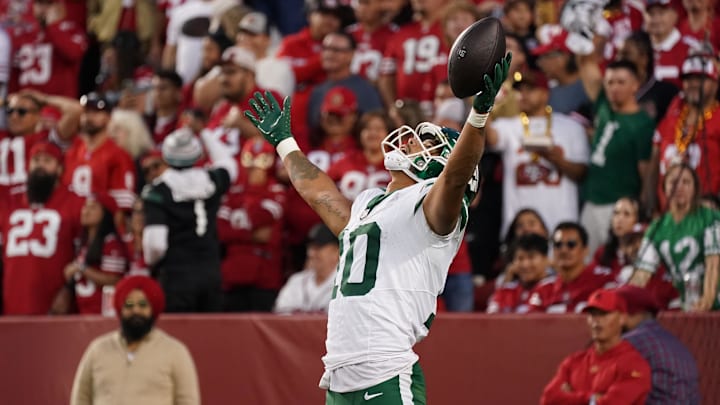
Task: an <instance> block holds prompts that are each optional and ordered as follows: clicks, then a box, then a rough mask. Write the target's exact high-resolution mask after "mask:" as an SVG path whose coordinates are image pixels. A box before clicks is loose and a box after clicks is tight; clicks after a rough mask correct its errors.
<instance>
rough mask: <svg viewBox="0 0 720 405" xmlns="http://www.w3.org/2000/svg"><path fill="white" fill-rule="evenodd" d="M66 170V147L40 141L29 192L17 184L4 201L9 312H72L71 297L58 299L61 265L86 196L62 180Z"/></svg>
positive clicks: (67, 258) (33, 153)
mask: <svg viewBox="0 0 720 405" xmlns="http://www.w3.org/2000/svg"><path fill="white" fill-rule="evenodd" d="M62 168H63V166H62V151H61V150H60V148H59V147H58V146H57V145H55V144H53V143H50V142H44V141H43V142H39V143H36V144H35V145H34V146H33V147H32V149H31V150H30V164H29V172H30V174H29V177H28V180H27V185H26V189H25V190H24V191H25V192H23V188H22V187H20V188H17V187H16V188H14V189H11V191H13V192H12V193H11V194H10V195H9V196H8V197H5V198H4V199H2V200H1V201H0V233H2V234H3V235H5V246H4V252H3V253H4V255H3V263H4V280H5V282H4V283H3V299H4V313H5V314H8V315H44V314H47V313H48V312H52V313H64V312H67V311H68V310H69V308H67V306H66V305H64V304H67V303H68V302H67V301H66V302H61V300H54V298H55V297H56V295H58V294H60V293H61V292H62V293H64V292H65V290H64V289H63V286H64V284H65V279H64V278H63V273H62V269H63V267H64V266H65V265H67V264H68V263H70V262H71V261H72V260H73V258H74V255H75V244H74V242H75V241H76V240H77V238H79V236H80V227H79V223H80V210H81V207H82V205H83V200H82V198H80V197H79V196H77V195H75V194H74V193H72V192H71V191H70V190H68V189H67V187H65V186H63V185H61V184H60V183H59V181H58V179H59V178H60V174H61V173H62ZM61 295H62V294H61ZM53 302H55V304H53Z"/></svg>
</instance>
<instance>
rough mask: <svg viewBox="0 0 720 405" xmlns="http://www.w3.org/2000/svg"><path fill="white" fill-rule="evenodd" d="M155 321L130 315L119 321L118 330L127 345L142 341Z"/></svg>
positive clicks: (150, 318)
mask: <svg viewBox="0 0 720 405" xmlns="http://www.w3.org/2000/svg"><path fill="white" fill-rule="evenodd" d="M154 324H155V319H153V318H152V317H144V316H140V315H131V316H129V317H127V318H122V319H120V329H121V330H122V335H123V337H124V338H125V339H126V340H127V342H128V343H133V342H137V341H139V340H142V338H144V337H145V336H146V335H147V334H148V333H150V331H151V330H152V328H153V325H154Z"/></svg>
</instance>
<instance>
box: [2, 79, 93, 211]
mask: <svg viewBox="0 0 720 405" xmlns="http://www.w3.org/2000/svg"><path fill="white" fill-rule="evenodd" d="M46 105H47V106H51V107H53V108H56V109H58V110H60V111H61V113H62V116H61V118H60V120H59V122H58V124H57V126H56V129H51V130H49V131H48V130H41V131H38V128H39V127H40V120H41V113H40V111H41V109H42V108H43V106H46ZM5 111H6V113H7V118H8V120H7V123H8V129H7V132H5V131H0V197H1V196H5V195H7V193H8V190H9V189H10V188H11V187H15V186H19V185H23V184H25V182H26V181H27V178H28V172H27V165H28V162H29V160H30V150H31V149H32V147H33V145H35V144H36V143H38V142H41V141H52V142H55V143H58V144H62V143H65V142H67V141H69V139H70V138H72V136H73V135H74V134H75V132H76V131H77V127H78V122H79V118H80V114H81V112H82V108H81V107H80V104H79V103H78V102H77V101H76V100H73V99H70V98H66V97H60V96H48V95H45V94H42V93H39V92H36V91H30V90H26V91H23V92H21V93H18V94H15V95H13V96H11V97H10V98H9V99H8V101H7V108H6V110H5Z"/></svg>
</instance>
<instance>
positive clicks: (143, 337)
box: [70, 276, 200, 405]
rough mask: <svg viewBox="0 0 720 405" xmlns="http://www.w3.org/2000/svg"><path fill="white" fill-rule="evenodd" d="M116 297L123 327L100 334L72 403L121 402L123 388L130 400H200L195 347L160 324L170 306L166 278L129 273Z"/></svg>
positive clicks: (81, 372) (89, 351)
mask: <svg viewBox="0 0 720 405" xmlns="http://www.w3.org/2000/svg"><path fill="white" fill-rule="evenodd" d="M113 301H114V302H113V304H114V307H115V311H116V313H117V316H118V318H119V320H120V330H118V331H113V332H110V333H106V334H104V335H102V336H99V337H97V338H95V339H94V340H93V341H92V342H91V343H90V345H89V346H88V348H87V349H86V350H85V354H84V355H83V358H82V360H81V361H80V364H79V365H78V369H77V372H76V374H75V381H74V383H73V387H72V393H71V396H70V403H71V404H73V405H75V404H87V403H93V404H98V403H109V402H117V398H118V397H117V393H118V392H122V393H123V395H122V401H121V402H122V403H124V404H177V403H185V404H199V403H200V395H199V388H198V377H197V371H196V369H195V364H194V362H193V359H192V356H191V355H190V352H189V351H188V349H187V347H186V346H185V345H184V344H183V343H182V342H180V341H179V340H177V339H175V338H174V337H172V336H170V335H168V334H167V333H165V332H164V331H163V330H161V329H159V328H157V327H155V322H156V320H157V318H158V316H159V315H160V314H161V313H162V312H163V310H164V308H165V294H164V293H163V290H162V288H160V284H158V282H157V281H155V280H153V279H152V278H150V277H147V276H131V277H126V278H124V279H122V280H121V281H120V282H118V283H117V285H116V287H115V295H114V297H113ZM128 367H131V368H132V369H133V372H128V371H127V369H128ZM147 376H152V378H147Z"/></svg>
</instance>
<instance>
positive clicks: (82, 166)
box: [63, 93, 135, 211]
mask: <svg viewBox="0 0 720 405" xmlns="http://www.w3.org/2000/svg"><path fill="white" fill-rule="evenodd" d="M80 101H81V104H82V105H83V106H84V107H85V110H84V112H83V114H82V117H81V133H82V136H79V137H77V138H76V139H75V141H74V142H73V144H72V146H71V147H70V148H69V149H68V150H67V152H66V153H65V172H64V175H63V182H64V183H65V184H68V185H70V188H71V189H72V190H73V191H74V192H76V193H77V194H79V195H81V196H85V197H87V196H90V195H92V194H98V193H107V194H109V195H110V196H111V197H112V198H114V199H115V201H116V202H117V205H118V206H119V207H120V208H121V209H123V210H128V211H129V210H130V208H131V207H132V203H133V201H135V193H134V190H135V164H134V163H133V161H132V158H131V157H130V155H129V154H128V153H127V152H126V151H125V150H124V149H122V148H121V147H119V146H118V145H117V144H116V143H115V141H113V140H112V139H110V135H109V134H108V131H107V126H108V123H109V122H110V111H111V110H112V105H111V104H110V102H109V101H108V100H107V99H106V98H105V97H103V96H102V95H100V94H97V93H90V94H88V95H87V96H83V97H82V98H81V100H80Z"/></svg>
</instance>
